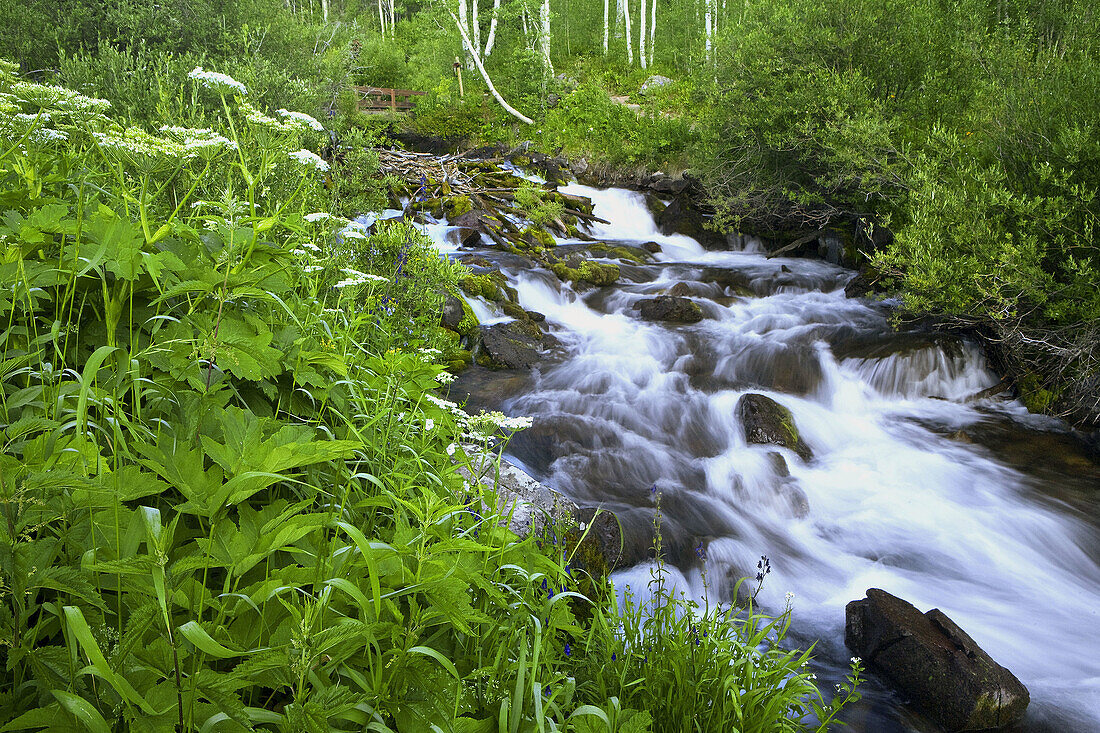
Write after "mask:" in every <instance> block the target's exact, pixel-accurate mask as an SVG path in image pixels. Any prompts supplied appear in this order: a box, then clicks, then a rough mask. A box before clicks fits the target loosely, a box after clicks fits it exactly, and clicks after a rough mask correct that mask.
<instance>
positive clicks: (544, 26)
mask: <svg viewBox="0 0 1100 733" xmlns="http://www.w3.org/2000/svg"><path fill="white" fill-rule="evenodd" d="M539 53H541V54H542V64H543V68H544V69H545V70H546V78H550V77H551V76H553V75H554V64H553V62H552V61H550V0H542V8H540V9H539Z"/></svg>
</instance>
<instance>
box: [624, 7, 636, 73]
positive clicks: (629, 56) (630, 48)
mask: <svg viewBox="0 0 1100 733" xmlns="http://www.w3.org/2000/svg"><path fill="white" fill-rule="evenodd" d="M623 24H624V25H625V27H626V63H627V64H629V65H630V66H633V65H634V41H633V39H632V38H631V37H630V0H623Z"/></svg>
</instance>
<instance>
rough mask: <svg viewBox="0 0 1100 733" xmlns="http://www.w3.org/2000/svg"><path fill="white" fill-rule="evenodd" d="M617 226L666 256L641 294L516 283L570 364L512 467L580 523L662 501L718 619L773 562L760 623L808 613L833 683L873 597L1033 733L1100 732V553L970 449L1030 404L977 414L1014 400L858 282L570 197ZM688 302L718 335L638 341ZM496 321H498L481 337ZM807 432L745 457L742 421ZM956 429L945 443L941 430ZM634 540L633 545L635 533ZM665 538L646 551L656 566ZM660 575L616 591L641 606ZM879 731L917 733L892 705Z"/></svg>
mask: <svg viewBox="0 0 1100 733" xmlns="http://www.w3.org/2000/svg"><path fill="white" fill-rule="evenodd" d="M566 190H568V191H569V192H571V193H575V194H581V195H585V196H589V197H591V198H592V199H593V202H594V203H595V213H596V214H597V215H598V216H600V217H602V218H604V219H607V220H608V221H610V222H611V223H610V224H609V225H599V226H598V227H597V228H596V229H594V230H593V235H594V236H596V237H600V238H606V239H608V240H613V241H616V242H628V243H643V242H649V241H655V242H657V243H659V244H660V245H661V247H662V250H663V251H662V254H661V255H659V258H660V259H659V261H658V263H657V264H655V265H649V266H646V268H643V270H642V271H641V274H644V275H645V277H640V276H639V277H637V278H635V282H626V283H622V284H620V285H619V286H617V287H615V288H605V289H599V290H595V289H589V290H585V289H581V288H573V287H571V286H568V285H562V284H561V283H559V282H558V281H557V279H556V278H554V277H552V276H550V275H548V274H547V273H544V272H539V271H522V272H516V273H513V284H514V285H515V287H516V288H517V291H518V293H519V300H520V304H521V305H522V306H523V307H524V308H525V309H528V310H532V311H538V312H540V313H542V314H544V315H545V316H546V319H547V322H548V324H549V325H550V327H551V329H552V331H553V332H554V335H555V336H556V337H557V338H558V339H559V340H560V341H561V343H562V345H563V348H564V350H565V352H566V354H567V356H566V358H565V359H563V360H555V361H553V362H548V363H545V364H543V365H541V366H539V367H537V368H536V369H535V370H534V371H533V373H532V375H531V378H530V379H528V380H524V381H522V387H521V389H522V391H518V392H511V391H509V385H511V384H513V382H515V380H513V381H512V382H503V381H502V382H501V384H502V386H501V388H500V391H499V392H498V393H497V399H498V404H497V405H496V406H498V407H503V408H504V409H505V410H506V411H508V412H510V413H512V414H524V415H531V416H533V417H534V419H535V425H534V427H533V428H532V429H531V430H529V431H527V432H526V433H520V434H519V435H518V436H517V437H516V438H515V439H514V441H513V444H512V450H514V451H515V453H516V455H517V457H518V459H519V460H521V461H523V462H524V464H525V465H528V466H531V467H532V468H533V470H535V471H537V472H539V473H540V474H542V476H543V477H544V478H545V479H546V480H547V482H548V483H549V484H550V485H552V486H555V487H556V488H558V489H560V490H562V491H564V492H566V493H568V494H570V495H571V496H573V497H574V498H576V499H577V500H578V501H580V502H582V503H590V504H596V503H604V504H606V505H607V506H609V507H610V508H612V509H613V510H615V511H616V513H618V514H619V516H620V518H623V519H624V526H626V527H627V528H628V531H633V532H635V533H637V532H638V531H639V530H638V528H639V527H640V528H641V530H640V531H641V532H642V534H643V535H644V529H645V527H646V526H647V524H648V523H649V522H651V519H649V518H651V517H652V515H653V511H654V500H653V495H652V494H651V492H650V489H651V487H653V486H656V487H657V488H658V489H659V491H660V497H661V512H662V517H663V528H664V530H663V531H664V533H665V544H666V546H667V547H669V551H670V558H669V560H670V565H671V567H670V570H669V572H670V573H671V575H670V576H669V579H668V582H669V583H671V584H674V585H675V586H676V587H677V588H678V589H680V590H684V591H685V592H687V593H690V594H693V595H696V596H699V595H700V594H702V593H703V582H702V579H703V575H702V571H703V570H704V566H703V565H702V564H701V563H700V562H699V561H698V560H697V558H696V557H695V555H694V553H693V552H692V548H694V547H695V546H696V545H697V544H699V543H700V542H701V543H703V544H704V546H705V547H706V561H705V572H706V576H707V578H708V579H709V586H710V592H711V593H714V594H718V595H721V594H723V593H725V594H727V595H728V593H729V592H730V590H731V586H732V584H733V583H734V582H735V580H736V578H738V577H741V576H744V575H751V574H752V573H753V572H754V568H755V563H756V560H757V559H758V558H759V556H760V555H768V556H769V557H770V558H771V560H772V568H773V571H772V574H771V575H770V576H769V577H768V579H767V582H766V583H765V585H764V589H763V591H762V593H761V595H760V596H759V601H760V602H761V603H762V604H763V605H764V607H765V608H768V609H771V610H772V611H776V612H778V611H780V610H781V609H782V608H783V606H784V604H785V595H786V593H787V592H788V591H790V592H793V593H794V594H795V598H794V601H793V605H794V628H795V629H796V633H797V635H798V638H799V639H800V640H805V642H806V643H810V642H812V641H814V640H819V645H818V647H817V655H818V657H819V659H820V664H821V665H822V672H821V673H822V675H823V677H827V676H829V675H830V674H831V675H833V679H836V675H837V674H839V672H838V670H839V669H841V668H842V667H843V666H844V665H845V662H846V660H847V656H848V654H847V653H846V651H845V650H844V648H843V627H844V606H845V604H846V603H848V602H849V601H852V600H854V599H857V598H862V597H863V595H864V593H865V591H866V590H867V589H868V588H871V587H879V588H883V589H885V590H887V591H889V592H891V593H893V594H895V595H898V596H900V597H902V598H905V599H906V600H908V601H910V602H912V603H913V604H915V605H916V606H917V607H918V608H920V609H921V610H927V609H929V608H932V607H938V608H941V609H942V610H943V611H944V612H945V613H947V614H948V615H949V616H951V617H952V618H953V619H954V620H955V621H956V622H958V623H959V624H960V625H961V626H962V627H963V628H964V629H965V630H966V631H967V633H969V634H970V635H971V636H972V637H974V639H975V640H977V641H978V643H979V644H981V645H982V647H983V648H985V649H986V650H987V651H988V652H989V653H990V654H991V655H992V656H993V657H994V658H995V659H997V660H998V661H999V662H1000V663H1002V664H1004V665H1005V666H1007V667H1009V668H1010V669H1011V670H1012V671H1013V672H1014V673H1015V674H1016V675H1017V676H1018V677H1019V678H1020V679H1021V680H1022V681H1023V682H1024V683H1025V684H1026V685H1027V686H1028V688H1029V689H1030V691H1031V695H1032V705H1031V708H1030V710H1029V713H1028V718H1027V720H1026V724H1025V726H1024V729H1035V730H1053V729H1055V728H1058V729H1060V730H1062V731H1065V730H1070V731H1077V730H1080V731H1085V730H1097V729H1100V702H1098V701H1100V655H1098V654H1097V653H1096V652H1097V650H1100V566H1098V564H1097V558H1098V557H1100V530H1098V527H1097V524H1096V522H1095V521H1094V520H1090V519H1089V518H1088V517H1087V516H1086V515H1084V514H1083V513H1079V512H1077V511H1075V510H1073V509H1071V508H1070V507H1069V506H1067V505H1064V504H1061V503H1059V502H1057V501H1048V500H1043V499H1042V498H1041V497H1040V496H1037V494H1040V493H1041V490H1043V489H1044V485H1042V484H1040V483H1037V482H1036V479H1034V478H1033V477H1032V476H1030V475H1026V474H1024V473H1021V472H1020V471H1018V470H1017V469H1015V468H1012V467H1010V466H1009V465H1008V464H1007V463H1005V462H1003V461H1001V460H999V459H998V457H997V456H996V455H995V454H993V453H991V452H990V451H989V450H986V449H985V448H983V447H982V446H980V445H977V444H974V443H972V442H969V441H966V440H959V439H955V438H953V437H952V435H953V434H954V433H955V432H958V431H966V430H977V429H979V428H980V426H981V425H983V424H985V423H988V421H990V420H991V419H997V420H1002V421H1006V422H1011V421H1013V420H1016V419H1018V418H1019V416H1020V415H1021V414H1023V412H1024V411H1023V408H1022V407H1021V406H1020V405H1019V404H1018V403H1010V402H1004V401H998V400H994V399H990V398H977V397H978V396H979V395H980V393H981V392H982V391H983V390H985V389H986V388H988V387H990V386H992V385H994V384H995V383H996V382H997V377H996V375H994V374H993V373H992V372H991V371H990V370H989V368H988V367H987V365H986V364H985V361H984V358H983V356H982V353H981V351H980V350H979V349H978V348H977V347H976V346H974V345H973V344H970V343H967V342H960V341H957V340H949V339H945V338H938V337H937V338H930V337H926V336H925V335H918V336H916V337H909V336H903V335H897V334H893V333H892V332H891V330H890V328H889V325H888V320H887V313H886V312H885V310H884V308H883V306H882V305H880V304H875V303H870V302H866V301H861V300H854V299H848V298H845V297H844V294H843V292H842V287H843V284H844V282H846V280H847V279H848V278H849V277H850V273H847V272H845V271H843V270H841V269H840V268H837V267H834V266H831V265H828V264H825V263H821V262H811V261H800V260H783V259H775V260H768V259H767V258H766V257H764V256H763V255H761V254H759V253H756V252H752V251H746V252H719V253H711V252H706V251H705V250H704V249H703V248H702V247H701V246H699V244H698V243H696V242H695V241H694V240H691V239H689V238H687V237H682V236H679V235H674V236H665V235H661V234H660V232H659V231H658V230H657V228H656V225H655V224H654V223H653V217H652V216H651V215H650V213H649V211H648V210H647V209H646V206H645V202H644V199H643V198H642V197H641V195H640V194H636V193H632V192H628V191H621V190H614V189H610V190H606V191H601V190H598V189H592V188H588V187H583V186H576V185H574V186H570V187H568V188H567V189H566ZM676 283H684V284H685V287H687V288H689V289H690V291H691V292H692V294H693V297H694V298H695V300H696V302H698V303H699V304H700V306H701V307H702V308H703V311H704V313H705V314H706V315H707V318H706V319H704V320H703V321H701V322H699V323H697V324H692V325H671V324H664V323H651V322H647V321H644V320H642V319H641V318H640V317H639V313H638V311H637V309H636V305H637V302H638V301H639V300H640V299H642V298H646V297H652V296H653V295H654V294H656V293H660V292H664V291H665V290H666V289H667V288H669V287H671V286H672V285H674V284H676ZM479 315H480V314H479ZM750 392H752V393H758V394H763V395H766V396H768V397H770V398H772V399H774V400H775V401H776V402H778V403H780V404H781V405H783V406H785V407H786V408H788V409H789V410H790V411H791V413H792V414H793V416H794V421H795V423H796V425H797V427H798V429H799V431H800V433H801V435H802V437H803V439H804V441H805V442H806V444H807V445H808V446H809V447H810V449H811V450H812V452H813V457H812V459H811V460H809V461H806V460H803V459H802V458H800V457H799V456H798V455H796V454H795V453H794V452H793V451H791V450H788V449H787V448H782V447H777V446H769V445H754V444H750V443H747V442H746V439H745V435H744V432H743V429H742V427H741V425H740V423H739V421H738V418H737V415H736V413H737V409H736V408H737V403H738V400H739V399H740V398H741V397H742V396H743V395H745V394H747V393H750ZM937 426H941V428H942V429H937ZM631 528H633V529H631ZM647 543H648V538H646V537H644V536H643V537H642V539H640V540H638V541H637V544H640V545H641V546H645V545H647ZM651 572H652V566H651V565H649V564H646V563H643V564H640V565H638V566H636V567H634V568H632V569H629V570H625V571H622V572H620V573H617V574H616V577H615V580H616V584H617V587H618V588H619V592H620V593H623V592H625V588H626V587H627V586H629V587H630V588H631V589H632V591H633V593H634V594H635V595H636V596H639V597H641V598H643V599H644V598H645V596H646V594H647V592H648V590H647V589H648V584H649V579H650V576H651ZM867 695H868V698H869V699H870V700H871V701H876V700H877V704H878V707H877V708H875V712H874V713H871V714H870V716H871V717H870V720H871V722H869V723H867V724H866V725H867V726H868V727H867V728H865V729H866V730H906V729H912V728H911V723H909V722H906V721H912V720H913V718H912V717H910V716H909V715H908V714H904V715H903V714H900V713H897V712H896V711H895V712H887V713H883V712H882V711H881V708H882V707H883V706H885V707H886V708H887V709H888V710H890V709H892V708H893V706H896V704H897V703H896V699H895V698H892V697H890V696H889V695H888V694H886V693H884V692H882V691H881V688H875V687H874V686H872V687H870V688H868V690H867Z"/></svg>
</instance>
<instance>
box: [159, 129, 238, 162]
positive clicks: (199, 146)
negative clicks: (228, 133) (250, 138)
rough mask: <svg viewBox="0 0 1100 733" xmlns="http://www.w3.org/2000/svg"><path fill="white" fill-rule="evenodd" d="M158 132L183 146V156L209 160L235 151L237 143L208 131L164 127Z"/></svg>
mask: <svg viewBox="0 0 1100 733" xmlns="http://www.w3.org/2000/svg"><path fill="white" fill-rule="evenodd" d="M160 131H161V132H163V133H165V134H166V135H168V136H170V137H172V138H173V139H175V140H176V141H177V142H179V143H181V144H182V145H183V150H184V155H186V156H187V157H192V156H199V157H201V158H206V159H209V158H211V157H213V156H214V155H216V154H218V153H220V152H222V151H223V150H237V143H236V142H234V141H233V140H230V139H229V138H227V137H225V136H224V135H220V134H218V133H216V132H214V131H213V130H210V129H205V128H203V129H195V128H191V127H173V126H171V125H164V126H163V127H161V128H160Z"/></svg>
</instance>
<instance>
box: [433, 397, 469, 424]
mask: <svg viewBox="0 0 1100 733" xmlns="http://www.w3.org/2000/svg"><path fill="white" fill-rule="evenodd" d="M424 399H426V400H427V401H428V402H431V403H432V404H433V405H435V406H436V407H438V408H439V409H441V410H445V411H447V412H449V413H451V414H452V415H454V416H455V417H457V418H468V417H470V416H469V415H467V414H466V411H465V410H463V409H462V408H461V407H459V406H458V403H457V402H451V401H450V400H445V399H443V398H442V397H436V396H435V395H434V394H431V393H428V394H425V395H424Z"/></svg>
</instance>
